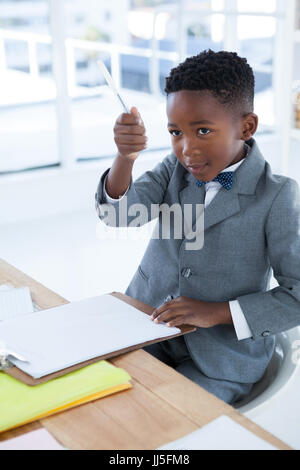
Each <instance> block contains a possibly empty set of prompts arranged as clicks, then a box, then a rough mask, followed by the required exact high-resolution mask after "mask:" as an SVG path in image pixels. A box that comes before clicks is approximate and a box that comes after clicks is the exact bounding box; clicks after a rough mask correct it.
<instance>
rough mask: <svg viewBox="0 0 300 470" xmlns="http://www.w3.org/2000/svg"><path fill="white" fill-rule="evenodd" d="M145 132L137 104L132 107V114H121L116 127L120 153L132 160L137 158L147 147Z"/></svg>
mask: <svg viewBox="0 0 300 470" xmlns="http://www.w3.org/2000/svg"><path fill="white" fill-rule="evenodd" d="M145 132H146V129H145V126H144V123H143V121H142V118H141V115H140V113H139V112H138V110H137V108H136V107H135V106H133V107H132V108H131V110H130V114H127V113H123V114H121V115H120V116H119V117H118V119H117V120H116V123H115V127H114V137H115V142H116V145H117V147H118V152H119V155H120V156H121V157H123V158H126V159H128V160H130V161H132V162H133V161H134V160H136V159H137V157H138V156H139V153H140V152H141V151H142V150H144V149H145V148H146V147H147V137H146V135H145Z"/></svg>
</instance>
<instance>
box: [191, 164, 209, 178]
mask: <svg viewBox="0 0 300 470" xmlns="http://www.w3.org/2000/svg"><path fill="white" fill-rule="evenodd" d="M206 166H207V163H202V164H197V165H196V164H195V165H188V167H187V168H188V170H189V171H190V172H191V173H193V174H194V175H198V174H202V173H203V170H205V168H206Z"/></svg>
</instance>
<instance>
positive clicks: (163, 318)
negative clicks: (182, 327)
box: [154, 310, 179, 323]
mask: <svg viewBox="0 0 300 470" xmlns="http://www.w3.org/2000/svg"><path fill="white" fill-rule="evenodd" d="M178 314H179V312H178V310H166V311H165V312H163V313H161V314H160V315H158V317H156V318H155V319H154V323H161V322H164V323H168V322H169V321H171V320H174V318H176V317H178Z"/></svg>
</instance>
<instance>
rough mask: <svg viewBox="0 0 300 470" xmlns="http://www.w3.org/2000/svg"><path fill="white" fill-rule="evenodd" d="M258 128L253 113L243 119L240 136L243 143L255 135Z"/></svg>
mask: <svg viewBox="0 0 300 470" xmlns="http://www.w3.org/2000/svg"><path fill="white" fill-rule="evenodd" d="M257 127H258V116H257V115H256V114H255V113H248V114H246V115H245V116H244V117H243V122H242V136H241V139H242V140H244V141H245V142H246V141H247V140H249V139H251V137H252V136H253V135H254V134H255V132H256V131H257Z"/></svg>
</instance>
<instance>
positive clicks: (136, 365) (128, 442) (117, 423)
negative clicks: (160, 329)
mask: <svg viewBox="0 0 300 470" xmlns="http://www.w3.org/2000/svg"><path fill="white" fill-rule="evenodd" d="M4 283H10V284H12V285H14V286H15V287H18V286H29V288H30V291H31V294H32V297H33V300H34V302H35V303H36V304H37V305H38V306H39V307H40V308H42V309H45V308H51V307H55V306H57V305H62V304H64V303H67V301H66V300H65V299H64V298H62V297H60V296H59V295H57V294H55V293H54V292H52V291H50V290H49V289H47V288H46V287H44V286H43V285H41V284H39V283H38V282H36V281H34V280H33V279H32V278H30V277H28V276H27V275H26V274H24V273H22V272H21V271H19V270H17V269H16V268H14V267H13V266H11V265H9V264H8V263H6V262H5V261H3V260H0V284H4ZM115 294H117V295H118V296H119V295H120V296H121V297H122V298H123V296H124V294H121V293H114V295H115ZM148 307H149V308H150V309H152V307H150V306H148ZM109 362H111V363H112V364H114V365H116V366H117V367H122V368H124V369H125V370H126V371H127V372H128V373H129V374H130V375H131V377H132V384H133V388H132V389H130V390H127V391H124V392H120V393H117V394H115V395H111V396H108V397H105V398H102V399H100V400H96V401H94V402H92V403H88V404H85V405H82V406H79V407H77V408H74V409H71V410H67V411H64V412H62V413H59V414H57V415H54V416H51V417H49V418H46V419H43V420H41V422H40V423H38V422H35V423H32V424H29V425H26V426H22V427H20V428H18V429H16V430H12V431H9V432H6V433H2V434H0V441H1V440H5V439H9V438H12V437H16V436H19V435H21V434H24V433H27V432H29V431H32V430H35V429H38V428H39V427H41V426H44V427H45V428H46V429H48V430H49V432H50V433H51V434H53V436H54V437H55V438H56V439H57V440H58V441H59V442H60V443H61V444H63V445H64V446H65V447H67V448H69V449H109V450H112V449H120V450H121V449H155V448H157V447H159V446H161V445H163V444H165V443H167V442H169V441H172V440H174V439H178V438H179V437H182V436H184V435H185V434H187V433H189V432H192V431H194V430H196V429H197V428H199V427H201V426H203V425H205V424H207V423H208V422H210V421H212V420H213V419H215V418H217V417H218V416H220V415H222V414H225V415H227V416H229V417H230V418H232V419H233V420H235V421H236V422H238V423H240V424H241V425H243V426H244V427H245V428H247V429H249V430H250V431H252V432H253V433H254V434H256V435H257V436H259V437H261V438H262V439H264V440H266V441H267V442H269V443H270V444H272V445H274V446H275V447H277V448H279V449H282V450H288V449H290V448H289V447H288V446H287V445H285V444H284V443H283V442H281V441H280V440H279V439H277V438H276V437H274V436H273V435H272V434H270V433H268V432H267V431H265V430H263V429H262V428H260V427H259V426H257V425H256V424H255V423H253V422H252V421H250V420H248V419H247V418H245V417H244V416H243V415H241V414H240V413H238V412H237V411H236V410H234V409H233V408H232V407H231V406H229V405H227V404H226V403H224V402H222V401H221V400H219V399H218V398H216V397H215V396H213V395H211V394H210V393H208V392H206V391H205V390H204V389H202V388H201V387H199V386H198V385H196V384H195V383H193V382H192V381H190V380H189V379H187V378H185V377H184V376H182V375H181V374H179V373H177V372H176V371H175V370H174V369H172V368H171V367H168V366H166V365H165V364H163V363H162V362H160V361H158V360H157V359H156V358H154V357H153V356H151V355H150V354H148V353H146V352H145V351H143V350H137V351H133V352H130V353H127V354H123V355H122V356H118V357H115V358H113V359H111V360H110V361H109Z"/></svg>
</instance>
